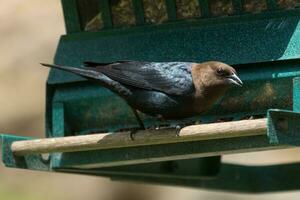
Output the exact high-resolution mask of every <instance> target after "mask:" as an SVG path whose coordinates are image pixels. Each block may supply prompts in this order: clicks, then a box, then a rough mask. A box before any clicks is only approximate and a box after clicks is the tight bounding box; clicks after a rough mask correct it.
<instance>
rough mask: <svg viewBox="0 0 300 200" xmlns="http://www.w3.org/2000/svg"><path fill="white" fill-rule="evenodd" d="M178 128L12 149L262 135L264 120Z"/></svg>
mask: <svg viewBox="0 0 300 200" xmlns="http://www.w3.org/2000/svg"><path fill="white" fill-rule="evenodd" d="M177 132H178V130H176V129H169V128H162V129H159V130H140V131H137V132H136V133H135V134H134V140H132V139H131V137H130V132H129V131H127V132H119V133H102V134H92V135H83V136H69V137H60V138H45V139H34V140H25V141H16V142H13V143H12V145H11V149H12V151H13V153H14V154H15V155H17V156H23V155H26V154H40V153H53V152H75V151H86V150H95V149H111V148H119V147H132V146H142V145H155V144H168V143H177V142H186V141H199V140H211V139H220V138H232V137H245V136H252V135H264V134H266V133H267V120H266V119H255V120H241V121H231V122H221V123H211V124H202V125H192V126H187V127H184V128H182V129H181V130H180V131H179V134H176V133H177Z"/></svg>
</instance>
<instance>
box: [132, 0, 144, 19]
mask: <svg viewBox="0 0 300 200" xmlns="http://www.w3.org/2000/svg"><path fill="white" fill-rule="evenodd" d="M132 6H133V10H134V15H135V21H136V24H137V25H142V24H144V23H145V17H144V6H143V1H141V0H132Z"/></svg>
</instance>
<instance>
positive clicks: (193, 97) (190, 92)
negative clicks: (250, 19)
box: [41, 61, 243, 129]
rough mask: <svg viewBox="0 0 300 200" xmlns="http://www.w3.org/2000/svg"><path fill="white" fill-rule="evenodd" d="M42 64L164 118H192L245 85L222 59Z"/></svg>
mask: <svg viewBox="0 0 300 200" xmlns="http://www.w3.org/2000/svg"><path fill="white" fill-rule="evenodd" d="M41 65H43V66H46V67H50V68H55V69H59V70H63V71H67V72H71V73H74V74H77V75H79V76H81V77H84V78H86V79H88V80H92V81H96V82H97V83H99V85H101V86H102V87H105V88H108V89H110V90H111V91H112V92H114V93H115V94H117V95H119V96H120V97H121V98H123V99H124V100H125V101H126V102H127V104H128V105H129V106H130V107H131V109H132V111H133V113H134V115H135V117H136V119H137V122H138V123H139V126H140V127H141V128H142V129H145V126H144V124H143V122H142V120H141V119H140V117H139V115H138V111H139V112H142V113H144V114H147V115H150V116H153V117H157V118H159V119H164V120H178V119H184V118H190V117H193V116H196V115H200V114H203V113H205V112H207V111H208V110H209V109H210V108H211V107H212V106H213V105H214V104H215V103H216V102H217V101H218V100H219V99H220V98H221V97H222V96H223V95H224V94H225V92H226V91H227V89H229V88H230V87H231V86H232V85H236V86H242V85H243V82H242V81H241V79H240V78H239V77H238V75H237V72H236V70H235V69H234V68H233V67H232V66H230V65H228V64H226V63H223V62H220V61H206V62H202V63H194V62H145V61H115V62H111V63H100V62H89V61H88V62H83V66H81V67H80V68H79V67H73V66H63V65H56V64H45V63H41Z"/></svg>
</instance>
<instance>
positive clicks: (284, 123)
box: [268, 109, 300, 146]
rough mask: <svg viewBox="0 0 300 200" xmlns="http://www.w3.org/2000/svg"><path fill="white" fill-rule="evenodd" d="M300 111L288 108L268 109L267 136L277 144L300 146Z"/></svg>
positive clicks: (271, 141)
mask: <svg viewBox="0 0 300 200" xmlns="http://www.w3.org/2000/svg"><path fill="white" fill-rule="evenodd" d="M299 121H300V113H299V112H294V111H288V110H279V109H271V110H269V111H268V137H269V139H270V143H272V144H277V145H289V146H300V134H299V130H300V123H299Z"/></svg>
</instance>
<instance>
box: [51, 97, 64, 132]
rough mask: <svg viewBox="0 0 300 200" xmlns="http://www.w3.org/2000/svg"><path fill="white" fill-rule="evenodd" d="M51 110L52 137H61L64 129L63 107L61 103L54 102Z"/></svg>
mask: <svg viewBox="0 0 300 200" xmlns="http://www.w3.org/2000/svg"><path fill="white" fill-rule="evenodd" d="M52 109H53V110H52V122H53V123H52V136H53V137H62V136H64V135H65V129H66V124H65V110H64V105H63V103H61V102H54V103H53V105H52Z"/></svg>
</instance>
